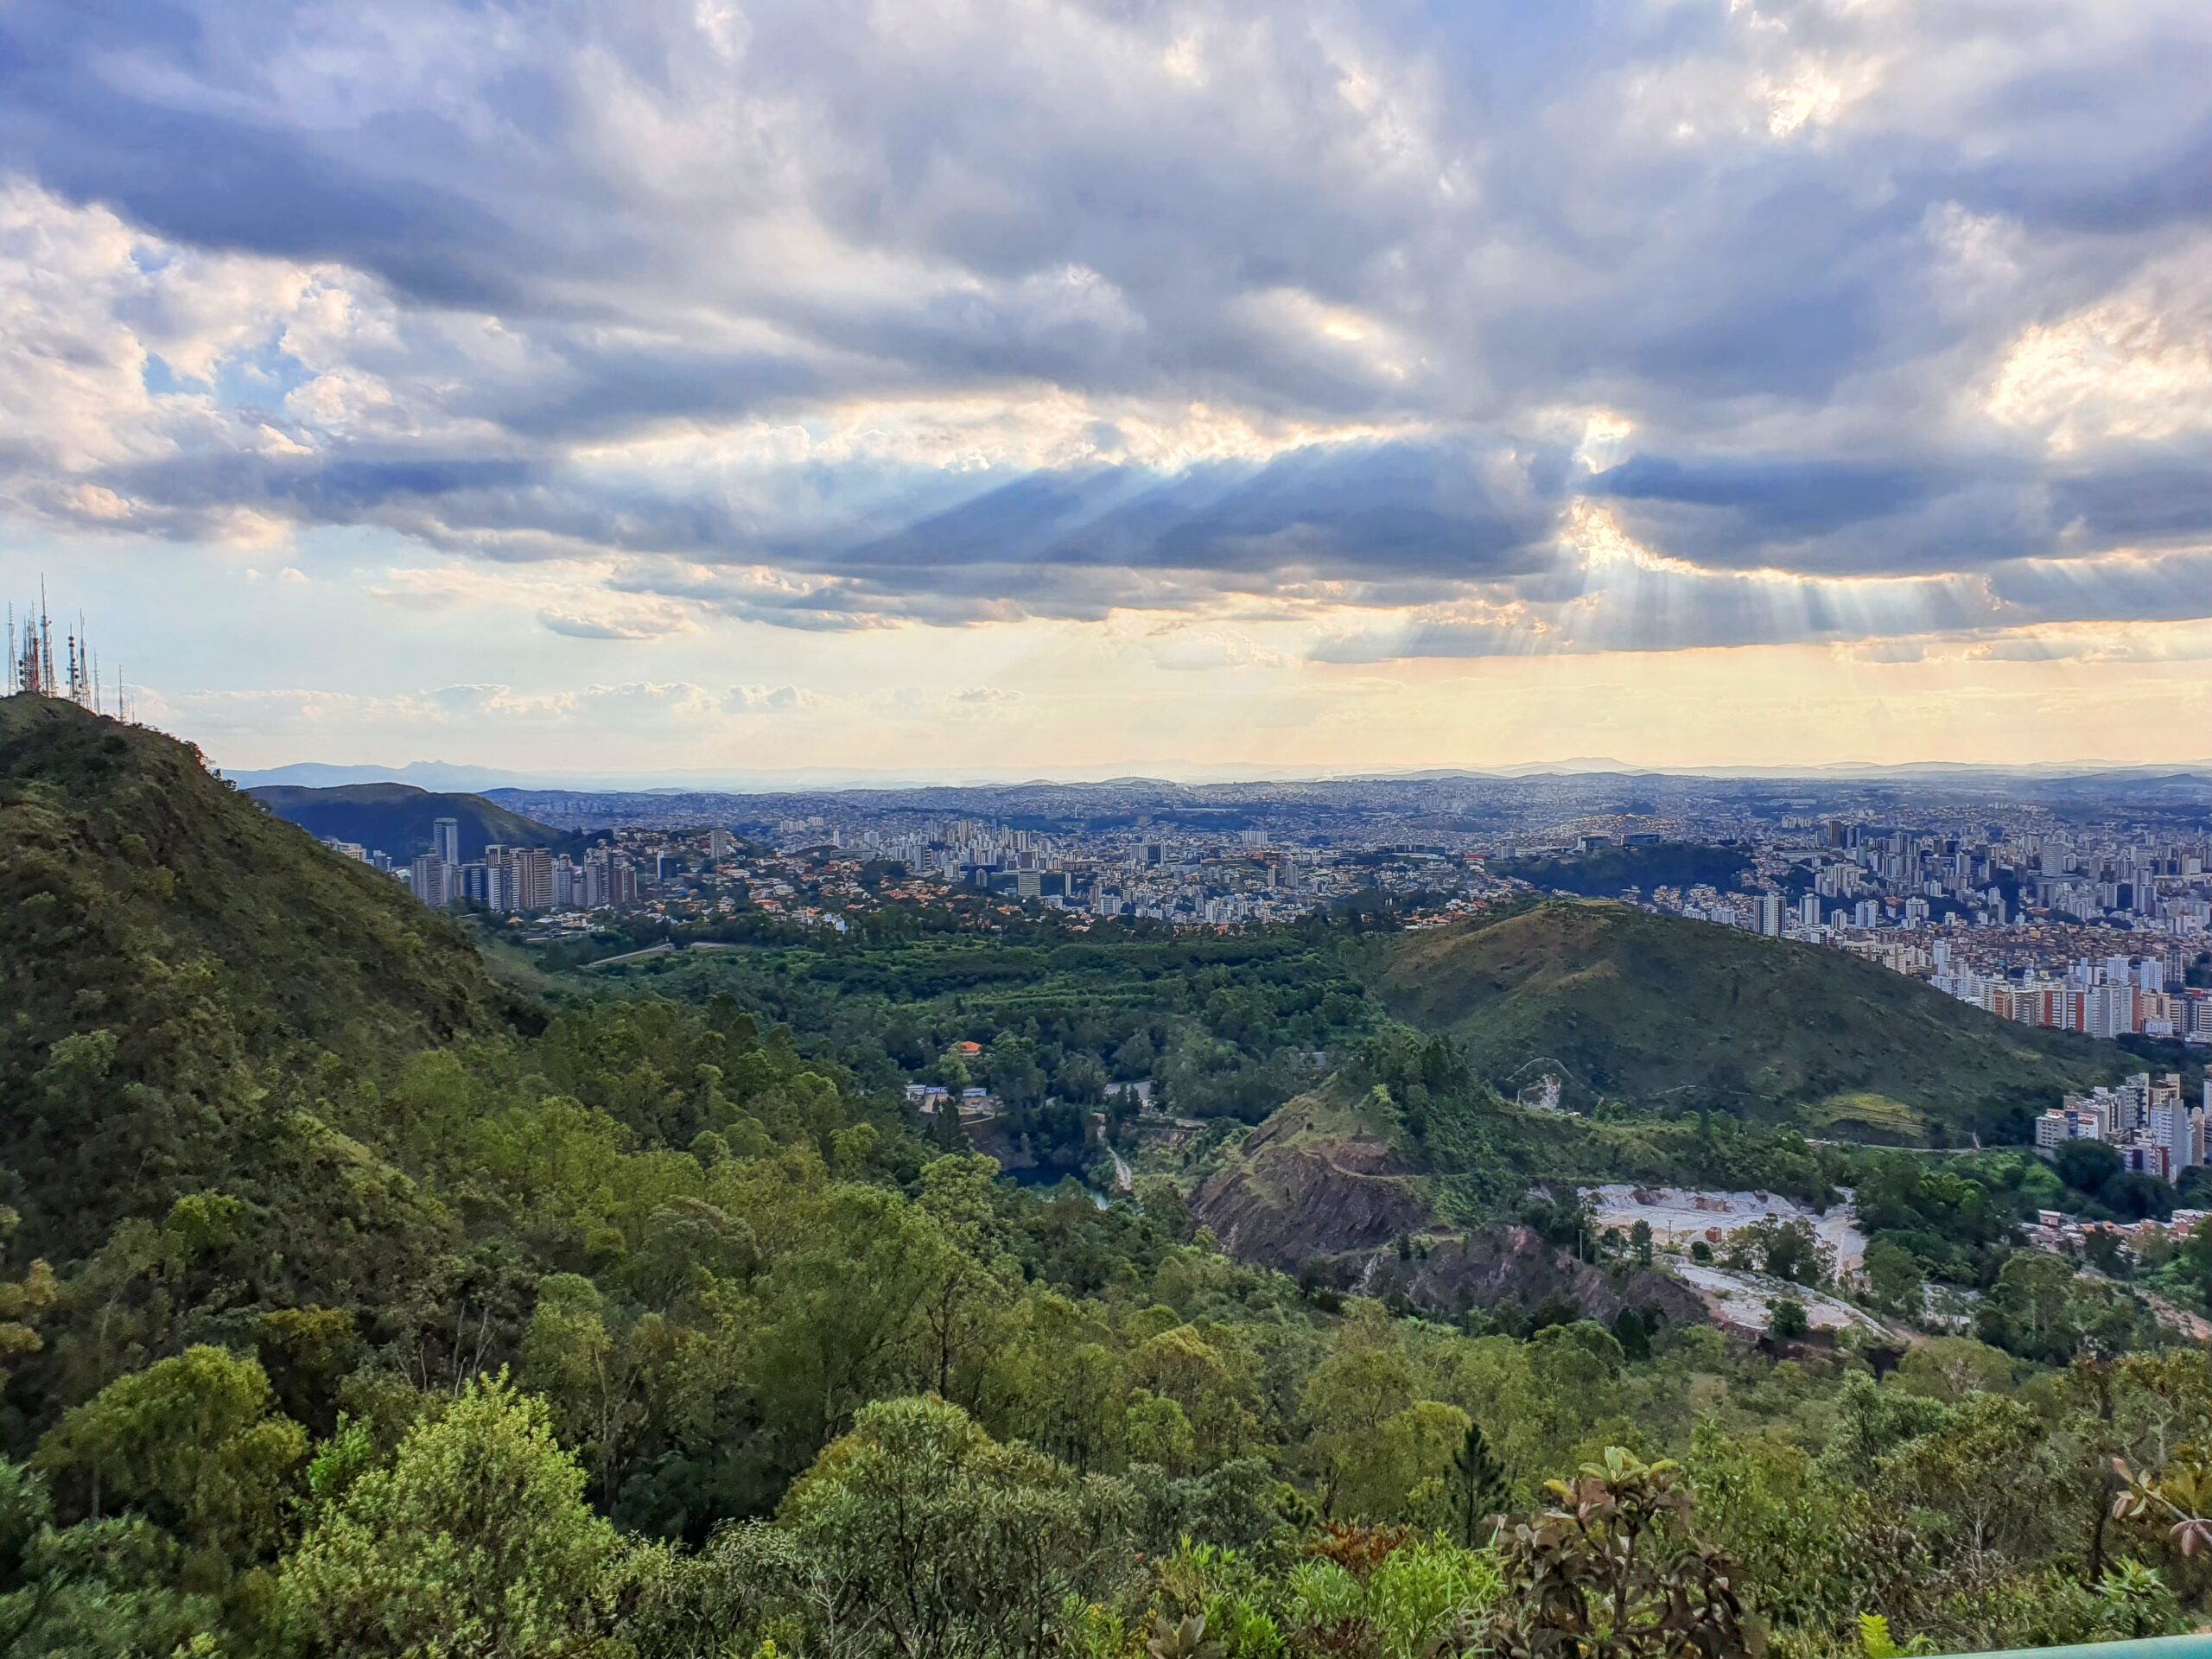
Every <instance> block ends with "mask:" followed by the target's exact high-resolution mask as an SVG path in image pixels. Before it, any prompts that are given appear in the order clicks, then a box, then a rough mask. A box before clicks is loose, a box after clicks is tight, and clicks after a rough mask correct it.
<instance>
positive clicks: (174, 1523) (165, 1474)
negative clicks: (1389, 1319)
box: [36, 1347, 308, 1565]
mask: <svg viewBox="0 0 2212 1659" xmlns="http://www.w3.org/2000/svg"><path fill="white" fill-rule="evenodd" d="M274 1404H275V1402H274V1398H273V1396H272V1395H271V1393H270V1387H269V1378H268V1376H267V1375H266V1374H265V1373H264V1371H263V1370H262V1369H261V1365H260V1363H259V1362H258V1361H257V1360H251V1359H242V1358H240V1357H238V1356H237V1355H235V1354H232V1353H228V1352H226V1351H224V1350H223V1349H220V1348H210V1347H196V1348H189V1349H187V1350H186V1351H184V1352H183V1353H181V1354H180V1355H177V1356H176V1357H174V1358H170V1359H164V1360H162V1361H160V1362H159V1363H156V1364H154V1365H151V1366H149V1367H148V1368H147V1369H146V1370H143V1371H139V1372H137V1373H134V1374H133V1375H131V1376H125V1377H121V1378H118V1380H117V1381H115V1382H113V1383H110V1384H108V1386H107V1387H106V1388H105V1389H101V1390H100V1392H99V1395H98V1397H97V1398H95V1399H93V1400H91V1401H89V1402H86V1404H84V1405H81V1406H79V1407H78V1408H76V1409H75V1410H73V1411H72V1412H71V1413H70V1414H68V1415H67V1416H66V1417H64V1418H63V1419H62V1420H61V1422H60V1426H59V1427H56V1428H55V1429H54V1431H53V1432H52V1433H49V1434H48V1436H47V1437H46V1439H45V1440H42V1441H41V1443H40V1445H39V1448H38V1453H37V1459H36V1464H37V1467H38V1468H39V1469H40V1470H41V1471H43V1472H44V1473H46V1474H48V1475H49V1476H53V1477H55V1478H62V1479H66V1480H67V1481H68V1482H69V1484H70V1486H71V1488H72V1489H73V1490H74V1491H78V1492H80V1493H81V1494H83V1496H84V1497H85V1501H86V1507H87V1508H88V1509H89V1510H90V1511H91V1513H92V1516H94V1517H95V1518H98V1516H99V1514H100V1513H101V1510H102V1509H103V1507H104V1506H105V1505H106V1504H109V1503H118V1502H120V1503H130V1504H135V1505H137V1507H138V1508H140V1509H141V1510H143V1511H144V1512H145V1514H146V1515H147V1516H148V1517H149V1519H151V1520H153V1521H155V1522H158V1523H159V1524H160V1525H162V1526H163V1527H166V1528H168V1529H169V1530H171V1531H172V1532H174V1533H175V1534H176V1535H177V1536H178V1537H180V1538H181V1539H184V1540H185V1541H188V1542H190V1543H193V1544H196V1545H200V1546H203V1547H205V1548H210V1549H213V1550H215V1551H217V1552H219V1554H221V1555H222V1556H223V1557H224V1558H226V1560H230V1561H232V1562H233V1563H236V1564H239V1565H244V1564H245V1563H247V1562H250V1561H251V1560H253V1559H254V1558H255V1557H257V1556H258V1555H260V1554H263V1553H264V1552H265V1551H267V1550H270V1549H271V1548H274V1547H275V1546H276V1545H277V1542H278V1541H279V1540H280V1538H281V1537H282V1535H283V1528H284V1516H285V1510H286V1506H287V1504H288V1503H289V1498H290V1497H291V1492H292V1482H293V1477H294V1474H295V1472H296V1471H297V1469H298V1468H299V1465H300V1463H301V1461H302V1459H304V1458H305V1456H306V1455H307V1444H308V1442H307V1432H306V1431H305V1430H304V1429H302V1427H300V1426H299V1425H298V1424H297V1423H296V1422H293V1421H291V1420H290V1419H289V1418H288V1417H283V1416H281V1415H279V1414H277V1412H276V1411H275V1410H274Z"/></svg>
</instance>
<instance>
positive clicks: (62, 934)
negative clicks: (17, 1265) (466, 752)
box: [0, 696, 499, 1245]
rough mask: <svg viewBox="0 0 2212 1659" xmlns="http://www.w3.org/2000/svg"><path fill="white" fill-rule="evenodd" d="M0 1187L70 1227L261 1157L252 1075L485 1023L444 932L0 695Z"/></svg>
mask: <svg viewBox="0 0 2212 1659" xmlns="http://www.w3.org/2000/svg"><path fill="white" fill-rule="evenodd" d="M0 915H5V916H6V917H7V918H8V925H7V927H6V928H5V929H4V930H3V931H0V982H4V983H5V984H6V985H7V986H8V988H9V997H8V1001H7V1004H6V1007H5V1011H4V1013H0V1100H5V1101H6V1102H7V1103H8V1106H9V1109H8V1110H7V1112H6V1113H5V1114H4V1115H0V1166H4V1168H5V1169H6V1170H8V1171H10V1172H12V1183H13V1185H14V1186H15V1188H16V1190H15V1192H13V1193H10V1194H0V1202H5V1203H7V1204H9V1205H12V1206H13V1207H15V1208H16V1209H17V1210H19V1211H22V1213H23V1216H24V1221H25V1226H26V1230H27V1232H28V1233H29V1235H30V1236H32V1237H33V1238H35V1239H39V1240H41V1241H45V1242H48V1243H60V1244H64V1245H67V1244H79V1245H81V1244H83V1243H86V1242H88V1240H90V1239H91V1238H94V1237H97V1236H99V1233H100V1232H101V1231H102V1230H105V1225H106V1224H107V1223H108V1222H109V1221H111V1219H112V1218H114V1217H118V1216H120V1215H124V1214H128V1213H134V1212H140V1213H143V1211H146V1210H147V1209H148V1208H149V1207H151V1206H155V1205H158V1204H159V1203H160V1202H161V1200H162V1196H163V1195H165V1194H174V1193H180V1192H187V1191H190V1190H193V1189H194V1188H195V1187H196V1186H198V1185H202V1184H206V1183H212V1182H217V1181H222V1180H226V1179H230V1178H231V1177H232V1175H233V1174H235V1173H238V1171H239V1170H241V1169H244V1168H245V1167H248V1166H254V1165H256V1164H257V1162H258V1161H259V1160H264V1158H265V1157H267V1156H271V1155H274V1149H273V1147H272V1143H271V1141H270V1131H271V1125H270V1122H269V1121H268V1119H267V1116H266V1114H267V1112H268V1111H269V1110H270V1109H272V1108H271V1107H270V1104H269V1102H270V1091H269V1090H268V1088H267V1087H266V1085H265V1076H266V1074H268V1073H269V1072H270V1071H272V1070H273V1069H275V1068H277V1067H278V1066H280V1065H283V1066H288V1067H295V1068H297V1067H304V1066H308V1065H323V1064H325V1063H326V1062H327V1064H329V1065H339V1066H341V1067H346V1068H350V1067H354V1066H359V1065H364V1064H366V1063H368V1062H370V1061H372V1060H373V1059H374V1058H377V1057H378V1056H380V1055H382V1054H385V1053H389V1052H397V1051H404V1050H405V1049H408V1048H411V1047H418V1046H423V1045H425V1044H429V1043H435V1042H442V1041H444V1040H447V1039H452V1038H454V1037H456V1036H459V1035H462V1034H466V1033H474V1032H480V1031H484V1030H487V1029H490V1028H492V1027H493V1026H495V1025H496V1023H497V1018H496V1009H497V1004H498V1002H499V993H498V992H497V991H496V990H495V989H494V988H493V984H492V982H491V981H490V980H489V979H488V978H487V976H486V974H485V972H484V969H483V967H482V964H481V963H480V961H479V959H478V957H477V956H476V953H475V951H474V949H472V948H471V946H470V945H469V944H468V941H467V938H466V937H465V936H464V935H463V934H462V933H461V931H460V929H459V928H458V927H456V926H455V925H454V924H452V923H451V922H449V921H447V920H445V919H443V918H441V917H438V916H436V915H435V914H433V913H432V912H429V911H428V910H426V909H424V908H423V906H420V905H417V904H416V903H415V901H414V900H413V899H410V897H408V895H407V894H406V893H404V891H403V890H401V888H400V887H398V885H397V883H395V882H394V881H392V880H391V879H390V878H389V877H386V876H382V875H379V874H376V873H375V872H374V871H372V870H371V869H369V868H367V867H365V866H364V865H361V864H358V863H354V862H353V861H348V860H346V859H343V858H340V857H338V856H337V855H334V854H332V853H330V852H329V851H327V849H323V848H321V847H318V846H317V845H316V844H315V842H314V841H312V840H311V839H310V838H309V837H308V836H306V835H303V834H302V833H301V831H299V830H298V829H295V828H293V827H292V826H291V825H289V824H287V823H280V822H279V821H278V820H277V819H275V818H273V817H270V816H269V815H268V814H267V813H265V812H263V811H261V810H259V809H258V808H257V807H255V806H254V805H253V804H251V802H249V801H247V800H246V799H245V798H242V797H240V796H239V795H238V794H237V793H236V792H235V791H232V789H231V788H230V787H229V786H228V785H226V784H224V783H222V782H221V781H219V779H215V778H213V777H211V776H209V775H208V773H207V771H206V770H205V769H204V767H203V766H201V764H200V758H199V755H198V753H197V751H195V750H194V749H193V748H191V747H188V746H187V745H185V744H183V743H180V742H177V741H175V740H173V739H170V738H168V737H163V736H160V735H158V734H155V733H151V732H149V731H145V730H143V729H138V728H130V727H126V726H123V725H121V724H119V723H118V722H117V721H111V720H105V719H101V718H99V716H96V715H92V714H89V713H87V712H86V710H84V709H80V708H79V707H77V706H76V705H75V704H73V703H67V702H54V701H48V700H44V699H38V698H32V697H28V696H18V697H12V698H9V699H6V700H0Z"/></svg>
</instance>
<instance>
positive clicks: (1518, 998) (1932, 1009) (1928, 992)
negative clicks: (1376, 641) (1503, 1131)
mask: <svg viewBox="0 0 2212 1659" xmlns="http://www.w3.org/2000/svg"><path fill="white" fill-rule="evenodd" d="M1370 978H1371V982H1372V984H1373V986H1374V988H1375V989H1376V992H1377V994H1378V995H1380V996H1381V997H1382V999H1383V1001H1384V1003H1385V1005H1386V1006H1387V1007H1389V1009H1390V1011H1391V1012H1392V1013H1393V1014H1396V1015H1397V1016H1398V1017H1399V1018H1401V1019H1402V1020H1406V1021H1408V1023H1409V1024H1412V1025H1414V1026H1417V1027H1421V1028H1422V1029H1424V1030H1427V1031H1432V1032H1440V1033H1449V1034H1450V1035H1451V1036H1452V1037H1453V1038H1454V1039H1457V1040H1458V1041H1459V1043H1460V1044H1461V1045H1462V1046H1464V1048H1465V1052H1466V1053H1467V1055H1468V1057H1469V1058H1470V1060H1471V1062H1472V1064H1473V1065H1474V1066H1475V1068H1476V1070H1477V1071H1478V1073H1479V1074H1480V1075H1482V1076H1484V1077H1487V1078H1489V1079H1490V1080H1491V1081H1492V1082H1493V1083H1495V1084H1497V1085H1498V1086H1499V1087H1500V1088H1501V1089H1503V1090H1505V1092H1507V1093H1508V1094H1511V1093H1513V1092H1514V1091H1515V1090H1516V1089H1518V1088H1520V1087H1522V1085H1524V1084H1528V1083H1529V1082H1531V1081H1533V1080H1534V1079H1535V1077H1538V1076H1539V1075H1540V1074H1541V1073H1542V1072H1544V1071H1557V1072H1559V1073H1560V1075H1561V1077H1562V1080H1563V1083H1564V1084H1565V1095H1564V1099H1565V1102H1566V1103H1567V1104H1568V1105H1579V1106H1587V1105H1589V1104H1591V1103H1593V1101H1594V1100H1595V1099H1597V1098H1599V1097H1617V1098H1626V1099H1628V1100H1630V1101H1634V1102H1637V1103H1641V1104H1643V1105H1647V1106H1650V1107H1655V1108H1675V1109H1705V1108H1710V1109H1725V1110H1728V1111H1731V1112H1734V1113H1736V1114H1738V1115H1740V1116H1748V1117H1754V1118H1759V1119H1763V1120H1766V1121H1770V1122H1780V1121H1784V1120H1788V1121H1795V1122H1801V1123H1802V1125H1803V1126H1804V1127H1805V1128H1807V1130H1808V1132H1810V1133H1813V1134H1816V1135H1838V1136H1849V1135H1859V1136H1862V1137H1864V1138H1869V1139H1886V1140H1897V1139H1911V1138H1916V1137H1915V1136H1914V1135H1913V1133H1912V1131H1913V1130H1914V1128H1916V1127H1917V1126H1920V1125H1924V1126H1925V1129H1926V1133H1927V1135H1928V1136H1929V1138H1932V1139H1935V1140H1937V1141H1942V1140H1944V1139H1946V1138H1947V1137H1948V1138H1963V1136H1964V1135H1966V1134H1967V1133H1969V1132H1972V1133H1977V1134H1980V1135H1981V1136H1983V1137H1984V1138H1985V1139H2000V1140H2021V1139H2024V1138H2025V1128H2026V1119H2027V1116H2029V1115H2030V1114H2031V1113H2032V1112H2035V1111H2039V1110H2041V1109H2044V1107H2046V1106H2050V1105H2055V1104H2056V1103H2057V1097H2058V1095H2059V1093H2060V1091H2061V1090H2064V1089H2067V1088H2072V1087H2078V1086H2081V1085H2082V1084H2088V1083H2091V1082H2096V1081H2105V1080H2109V1079H2110V1078H2112V1077H2116V1076H2119V1075H2120V1074H2121V1073H2122V1072H2124V1071H2126V1070H2128V1069H2130V1068H2129V1065H2128V1059H2127V1057H2126V1055H2125V1054H2123V1053H2122V1052H2120V1050H2119V1049H2118V1048H2116V1047H2114V1046H2112V1045H2109V1044H2101V1043H2094V1042H2091V1041H2090V1040H2088V1039H2084V1038H2077V1037H2069V1036H2067V1035H2064V1034H2063V1033H2056V1032H2044V1031H2037V1030H2032V1029H2030V1028H2028V1027H2021V1026H2016V1025H2012V1024H2010V1023H2008V1022H2006V1021H2004V1020H1998V1019H1996V1018H1995V1017H1993V1015H1990V1014H1985V1013H1982V1012H1981V1011H1980V1010H1979V1009H1976V1008H1972V1007H1967V1006H1966V1005H1965V1004H1963V1003H1961V1002H1959V1001H1955V1000H1954V999H1952V998H1950V997H1948V996H1945V995H1942V993H1941V992H1938V991H1936V990H1934V989H1932V988H1929V987H1928V986H1925V985H1923V984H1921V983H1919V982H1916V981H1915V980H1911V979H1909V978H1907V977H1905V976H1904V975H1901V974H1896V973H1892V972H1891V971H1890V970H1889V969H1885V968H1882V967H1878V966H1877V965H1875V964H1873V963H1867V962H1864V961H1862V960H1860V959H1859V958H1858V957H1853V956H1851V955H1849V954H1847V953H1846V952H1844V951H1840V950H1823V949H1820V948H1818V947H1815V946H1813V945H1808V944H1795V943H1791V942H1789V941H1785V940H1781V939H1768V938H1758V937H1757V936H1754V935H1751V934H1747V933H1744V932H1741V931H1737V930H1735V929H1732V928H1726V927H1721V926H1718V925H1713V924H1711V923H1707V922H1695V921H1687V920H1683V919H1681V918H1675V917H1668V916H1655V915H1651V914H1649V913H1647V912H1642V911H1638V910H1636V909H1633V908H1631V907H1630V906H1624V905H1618V904H1610V903H1605V902H1601V901H1585V900H1553V901H1548V902H1545V903H1542V904H1539V905H1535V906H1530V907H1529V908H1528V909H1525V910H1522V911H1518V912H1514V913H1512V914H1510V915H1508V916H1505V917H1503V918H1498V919H1496V920H1492V921H1488V922H1480V923H1477V924H1474V925H1470V926H1465V927H1454V928H1443V929H1438V930H1435V931H1426V932H1420V933H1412V934H1407V935H1403V936H1401V937H1399V938H1395V939H1393V940H1392V941H1390V942H1389V944H1386V945H1383V946H1381V947H1378V950H1377V954H1376V956H1375V957H1372V958H1370ZM1545 1061H1548V1062H1551V1063H1552V1064H1551V1065H1543V1064H1541V1062H1545Z"/></svg>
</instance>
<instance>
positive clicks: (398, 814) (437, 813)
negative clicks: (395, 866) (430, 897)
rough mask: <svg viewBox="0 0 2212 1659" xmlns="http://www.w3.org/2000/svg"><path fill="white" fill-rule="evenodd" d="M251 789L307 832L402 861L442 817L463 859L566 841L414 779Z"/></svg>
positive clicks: (530, 821)
mask: <svg viewBox="0 0 2212 1659" xmlns="http://www.w3.org/2000/svg"><path fill="white" fill-rule="evenodd" d="M246 792H247V793H248V794H250V795H251V796H252V797H253V798H254V799H255V800H257V801H259V802H260V803H261V804H262V805H264V806H265V807H267V808H268V809H269V810H270V811H271V812H274V813H275V814H276V815H277V817H280V818H283V819H284V820H285V821H286V822H287V823H296V824H298V825H299V826H300V827H301V828H302V829H305V830H306V831H307V832H308V834H309V835H314V836H322V837H324V838H325V839H327V840H331V841H350V842H355V843H357V844H359V845H360V846H363V847H366V848H368V849H370V850H371V851H372V852H384V853H388V854H390V855H391V857H392V858H393V859H394V860H396V861H400V862H404V861H407V860H408V859H410V858H412V857H413V856H414V855H416V854H417V853H419V852H422V851H423V850H425V849H428V848H429V845H430V840H431V836H432V833H433V826H434V825H435V823H437V821H438V820H439V819H440V818H451V819H453V820H454V826H455V829H457V831H458V833H459V836H460V838H461V849H460V850H461V857H462V858H463V859H465V860H466V859H473V858H481V857H482V856H483V855H484V849H485V848H486V846H490V845H498V846H502V847H515V846H522V847H548V846H551V845H553V844H555V843H556V842H561V841H563V840H564V839H565V837H564V836H563V835H562V833H561V831H559V830H557V829H552V828H550V827H549V826H547V825H545V824H542V823H538V822H537V820H536V819H534V818H526V817H523V816H522V815H521V814H520V813H518V812H510V811H508V810H506V808H505V807H503V806H499V805H498V804H495V803H493V802H491V801H487V800H486V799H485V798H483V797H482V796H481V795H440V794H434V793H433V792H431V791H429V790H426V789H417V788H416V787H415V785H412V784H347V785H342V786H341V787H339V788H336V789H302V788H299V787H297V786H295V785H281V784H280V785H270V786H268V787H266V788H262V789H254V790H249V791H246Z"/></svg>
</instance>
